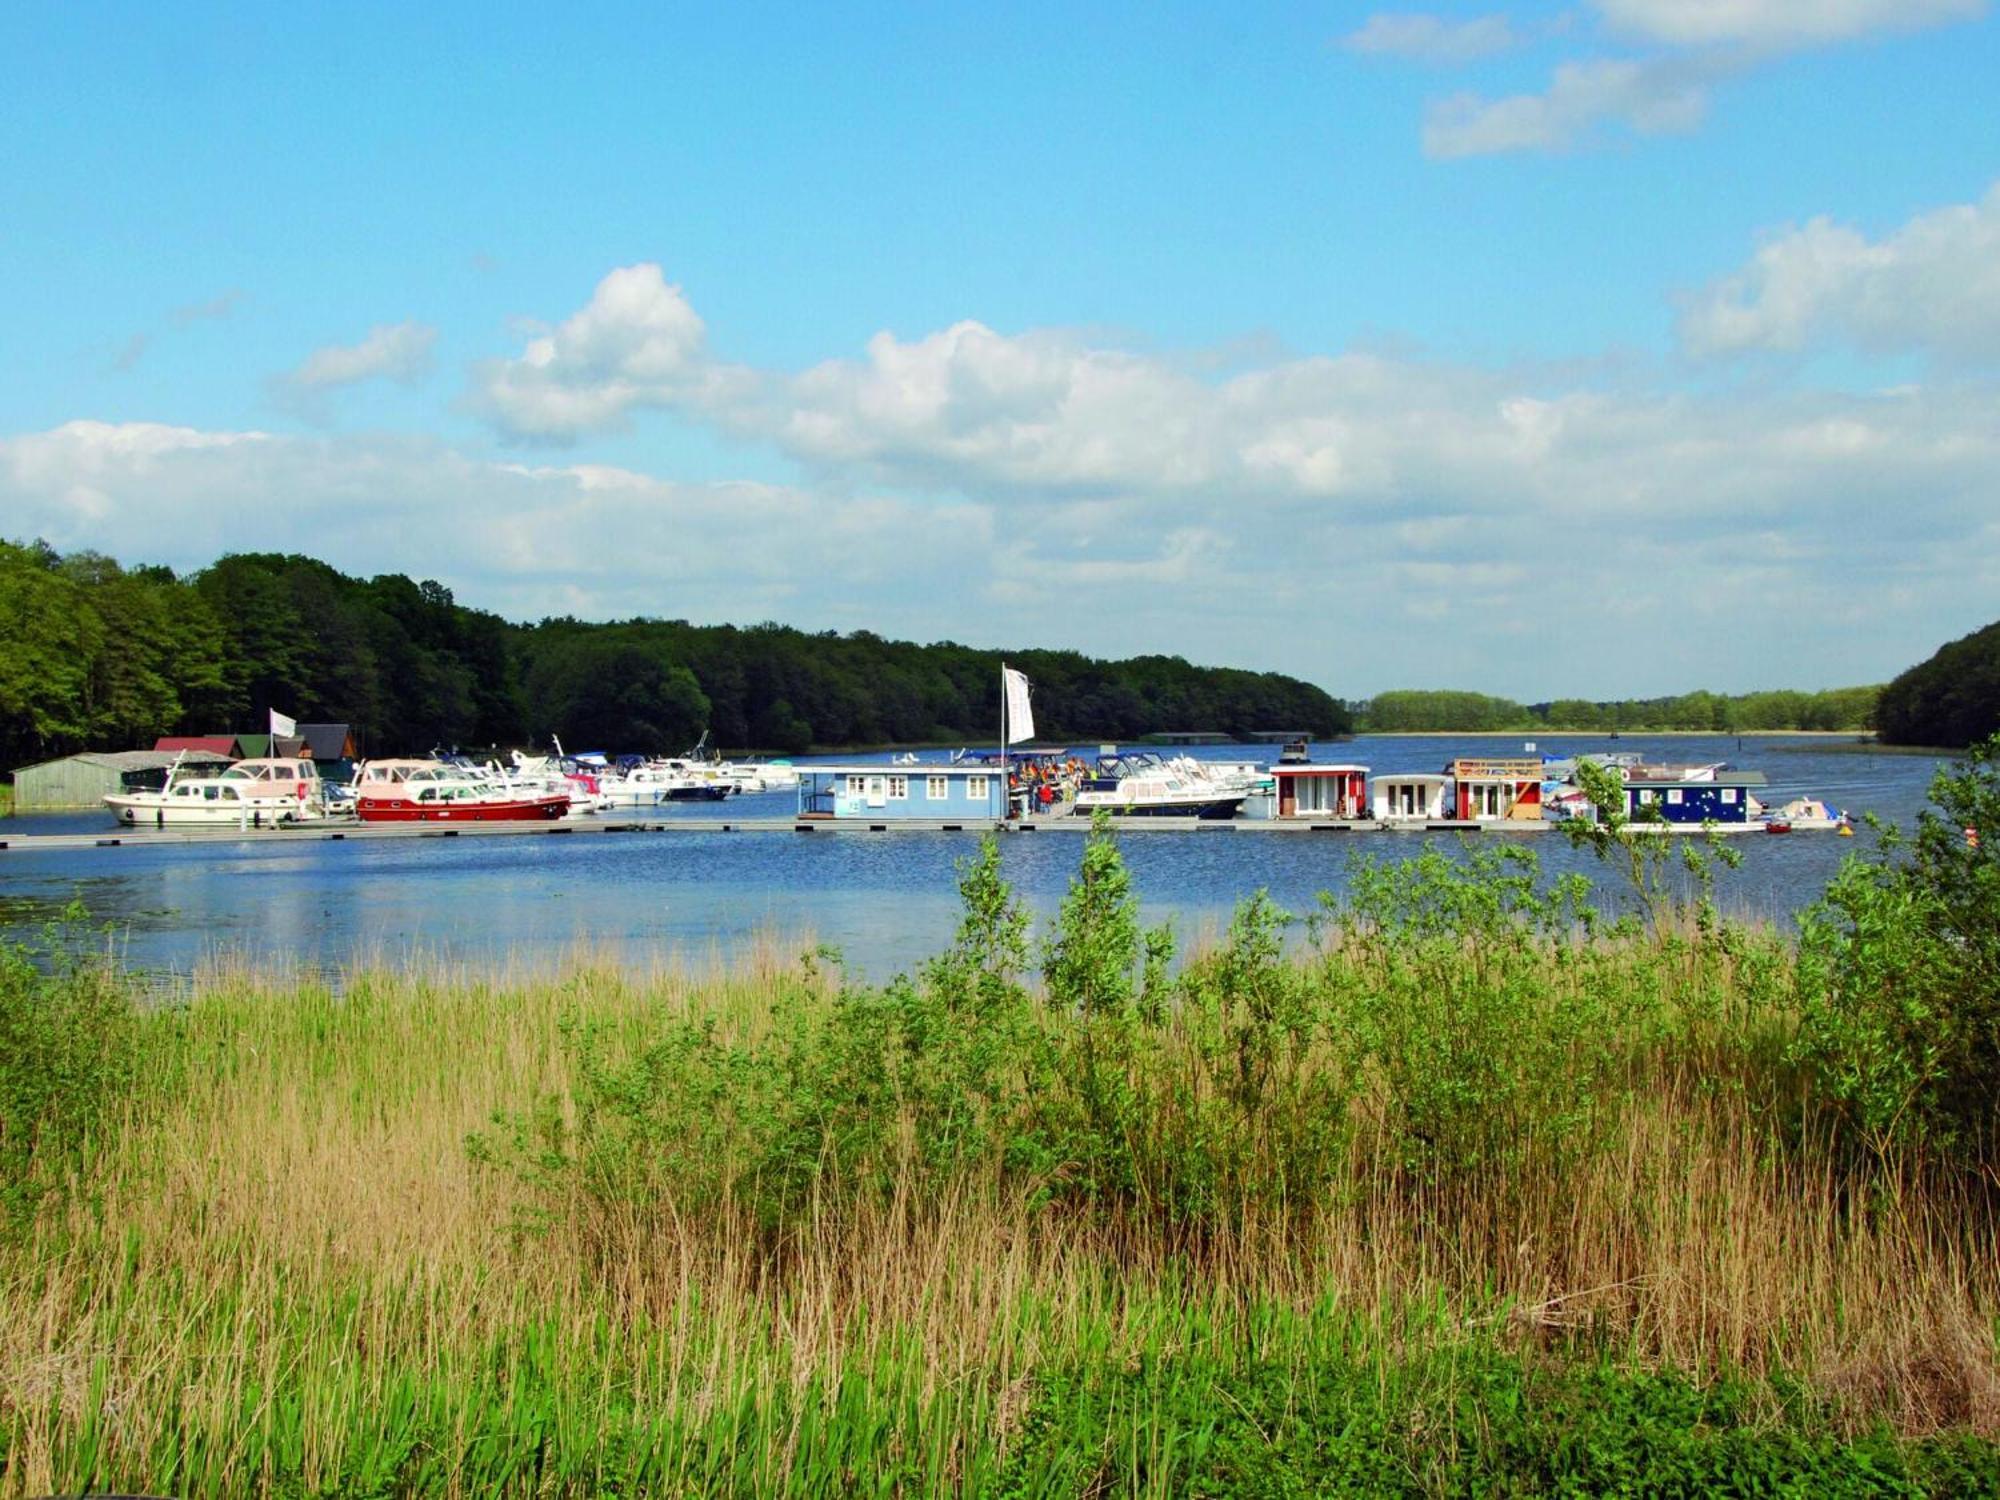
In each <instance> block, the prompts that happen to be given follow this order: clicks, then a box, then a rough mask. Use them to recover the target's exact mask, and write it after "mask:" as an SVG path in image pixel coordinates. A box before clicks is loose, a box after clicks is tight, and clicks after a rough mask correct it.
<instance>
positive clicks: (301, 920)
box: [0, 735, 1940, 979]
mask: <svg viewBox="0 0 2000 1500" xmlns="http://www.w3.org/2000/svg"><path fill="white" fill-rule="evenodd" d="M1523 743H1524V742H1523V740H1522V738H1521V737H1520V736H1518V735H1508V736H1493V735H1466V736H1456V737H1452V738H1433V737H1423V738H1416V737H1399V736H1391V735H1381V736H1364V737H1362V738H1361V739H1358V740H1356V741H1354V742H1353V743H1351V744H1342V745H1321V746H1317V747H1315V758H1317V759H1320V760H1354V761H1357V762H1361V763H1364V764H1367V765H1369V766H1371V767H1372V768H1374V770H1375V771H1376V772H1377V773H1381V772H1387V771H1410V770H1436V769H1438V768H1440V767H1441V766H1442V765H1443V764H1444V763H1445V762H1446V761H1447V760H1449V759H1450V758H1451V757H1453V756H1455V755H1518V754H1521V753H1522V746H1523ZM1536 743H1537V745H1538V746H1539V748H1540V750H1541V751H1542V752H1544V753H1548V754H1558V755H1567V754H1571V753H1574V752H1577V751H1582V750H1613V749H1615V750H1621V751H1636V752H1639V753H1642V754H1644V755H1646V756H1648V757H1649V758H1653V759H1658V760H1664V761H1696V762H1702V761H1712V760H1727V761H1729V762H1730V763H1731V764H1732V765H1733V766H1735V767H1737V768H1739V769H1744V770H1758V771H1763V772H1764V773H1765V774H1766V775H1767V776H1769V778H1770V783H1771V785H1770V790H1769V791H1768V792H1767V793H1765V794H1763V800H1764V801H1766V802H1767V803H1770V804H1772V805H1774V806H1775V805H1781V804H1783V803H1784V802H1786V801H1789V800H1790V799H1791V798H1793V797H1795V796H1808V795H1810V796H1820V797H1824V798H1825V799H1826V800H1827V801H1828V802H1830V803H1832V804H1833V805H1834V806H1836V807H1842V808H1846V809H1847V810H1849V811H1850V812H1852V813H1854V814H1856V815H1857V817H1858V816H1859V815H1860V814H1861V813H1864V812H1873V813H1875V814H1877V815H1879V816H1880V817H1882V818H1884V819H1886V820H1888V821H1891V822H1894V823H1898V824H1900V825H1902V826H1904V827H1908V826H1910V825H1912V824H1913V823H1914V822H1915V820H1916V814H1917V812H1918V810H1919V809H1920V808H1921V807H1922V806H1924V804H1925V788H1926V787H1927V786H1928V784H1929V782H1930V779H1931V776H1932V775H1933V773H1934V772H1935V771H1936V770H1937V768H1938V765H1939V764H1940V763H1939V762H1937V761H1935V760H1932V759H1930V758H1928V757H1919V756H1903V755H1885V754H1873V753H1850V752H1848V751H1846V750H1844V749H1843V750H1842V751H1841V752H1838V753H1836V752H1835V751H1833V750H1830V749H1829V748H1828V747H1827V744H1826V742H1825V741H1816V740H1814V739H1811V738H1801V737H1789V738H1788V737H1785V736H1748V735H1746V736H1744V737H1743V738H1742V739H1741V740H1740V741H1739V740H1737V739H1736V738H1735V737H1733V736H1714V737H1686V736H1674V737H1661V738H1654V737H1649V736H1642V735H1628V736H1626V737H1624V738H1623V739H1621V740H1618V741H1616V742H1607V741H1604V740H1601V739H1595V738H1584V737H1569V736H1558V737H1552V738H1550V737H1541V738H1538V739H1537V741H1536ZM1087 748H1089V749H1091V750H1094V749H1095V747H1094V746H1093V747H1087ZM1194 753H1196V754H1199V755H1202V756H1204V757H1212V758H1217V759H1226V760H1249V759H1257V758H1261V759H1262V760H1264V761H1265V762H1266V763H1268V762H1269V761H1270V760H1272V759H1275V757H1276V754H1277V747H1276V746H1268V747H1258V746H1247V745H1229V746H1216V747H1206V748H1203V749H1200V750H1197V751H1195V752H1194ZM852 758H853V757H847V759H852ZM924 758H925V759H927V760H943V759H945V758H946V757H945V756H944V755H943V754H941V753H940V754H935V755H929V756H926V757H924ZM802 763H803V762H802ZM794 807H795V797H794V795H793V794H791V793H784V794H774V795H771V796H768V797H746V798H740V799H738V798H732V799H731V800H730V802H729V804H728V810H729V811H730V812H731V813H732V814H735V815H737V816H742V817H752V816H758V815H765V816H779V817H783V816H788V815H789V814H790V813H791V812H792V811H793V810H794ZM719 811H720V809H719V808H717V807H716V806H714V805H713V804H708V805H702V804H695V805H692V806H690V807H687V808H685V809H670V810H669V811H668V813H667V814H666V816H674V815H676V814H677V813H679V814H680V815H687V816H697V817H700V816H707V817H713V816H715V815H716V813H717V812H719ZM649 816H650V815H649ZM112 826H113V825H112V822H111V819H110V816H109V814H108V813H95V812H89V813H63V814H55V813H47V814H31V815H23V816H20V817H16V818H12V819H7V820H0V837H5V836H6V835H8V834H17V835H18V834H27V833H53V832H61V831H70V830H75V829H102V830H104V831H106V832H109V831H110V830H111V828H112ZM1430 837H1432V838H1434V839H1436V840H1438V841H1439V842H1440V843H1441V844H1442V845H1444V846H1445V847H1447V848H1453V847H1456V845H1457V837H1456V836H1453V835H1431V836H1430ZM1485 837H1487V838H1489V839H1491V838H1495V837H1504V835H1486V836H1485ZM1121 842H1122V848H1123V850H1124V853H1125V857H1126V860H1127V862H1128V864H1129V865H1130V867H1131V869H1132V872H1133V877H1134V880H1135V883H1136V885H1137V888H1138V891H1139V894H1140V896H1141V899H1142V901H1143V904H1144V907H1145V915H1146V920H1147V921H1149V922H1154V921H1160V920H1163V919H1168V918H1171V919H1172V920H1173V921H1174V923H1175V925H1176V927H1177V929H1178V930H1179V931H1180V932H1181V934H1182V935H1183V938H1184V939H1185V938H1191V937H1197V936H1199V935H1201V934H1202V933H1204V932H1210V931H1214V930H1216V929H1219V928H1220V927H1221V926H1222V925H1223V924H1225V923H1226V922H1227V920H1228V917H1229V914H1230V911H1231V910H1232V908H1233V907H1234V906H1235V904H1236V903H1237V902H1238V901H1240V900H1242V899H1243V898H1245V897H1247V896H1248V895H1250V894H1251V893H1252V892H1253V891H1255V890H1257V889H1258V888H1260V887H1261V888H1264V889H1267V890H1268V891H1269V892H1270V893H1271V895H1272V897H1273V898H1274V899H1275V900H1276V901H1277V902H1278V903H1279V904H1281V905H1283V906H1285V907H1286V908H1288V909H1289V910H1292V911H1295V912H1306V911H1309V910H1311V909H1312V908H1313V906H1314V904H1315V901H1316V897H1317V895H1318V893H1319V892H1321V891H1326V890H1331V891H1339V890H1340V889H1341V888H1342V887H1343V885H1344V884H1345V882H1346V879H1347V872H1348V870H1349V868H1350V864H1351V861H1353V860H1354V859H1355V858H1357V857H1362V856H1373V857H1376V858H1381V859H1395V858H1402V857H1407V856H1409V855H1411V854H1414V853H1415V852H1417V850H1418V849H1419V848H1420V847H1421V843H1422V839H1421V837H1419V836H1416V835H1411V834H1349V835H1270V836H1265V835H1230V834H1223V833H1180V832H1172V833H1169V832H1144V831H1134V832H1131V833H1128V834H1126V835H1125V836H1124V838H1123V839H1122V841H1121ZM1519 842H1521V843H1524V844H1526V845H1527V846H1528V847H1531V848H1533V849H1534V850H1535V851H1536V852H1537V854H1538V855H1539V857H1540V859H1541V861H1542V865H1543V868H1544V869H1545V870H1546V871H1548V872H1549V873H1551V874H1554V873H1560V872H1565V871H1569V870H1583V871H1585V872H1586V873H1589V874H1591V875H1592V877H1593V878H1599V877H1605V880H1604V883H1603V886H1602V889H1603V904H1604V905H1605V906H1606V907H1607V908H1609V907H1616V906H1617V905H1618V904H1619V903H1620V901H1621V900H1622V896H1623V893H1622V892H1621V890H1620V889H1619V884H1618V880H1617V878H1616V877H1615V874H1614V872H1609V871H1604V870H1601V869H1600V868H1599V867H1598V866H1597V864H1596V861H1595V860H1593V859H1592V858H1591V857H1590V856H1589V855H1588V854H1585V853H1581V852H1579V851H1576V850H1573V849H1572V848H1570V846H1569V843H1568V841H1567V840H1566V839H1564V838H1563V837H1562V836H1561V835H1560V834H1559V833H1550V834H1545V835H1539V836H1531V837H1530V838H1527V839H1522V840H1520V841H1519ZM1733 842H1734V844H1735V846H1736V847H1738V848H1740V849H1741V851H1742V853H1743V865H1742V868H1741V869H1739V870H1736V871H1734V872H1727V873H1725V874H1724V876H1723V877H1722V882H1721V885H1720V887H1719V891H1718V896H1719V900H1720V901H1721V904H1722V905H1723V907H1724V909H1725V910H1726V911H1729V912H1731V913H1734V914H1737V915H1743V916H1754V917H1760V918H1765V919H1770V920H1773V921H1777V922H1780V923H1784V922H1788V921H1789V920H1790V919H1791V917H1792V915H1793V914H1794V913H1795V912H1797V911H1798V909H1799V908H1800V907H1802V906H1803V905H1805V904H1806V903H1807V902H1809V901H1811V900H1812V899H1813V898H1814V897H1815V896H1816V895H1818V894H1819V892H1820V891H1821V890H1822V889H1823V888H1824V886H1825V884H1826V881H1827V879H1828V877H1829V876H1830V875H1831V874H1832V873H1833V871H1834V870H1835V868H1836V867H1837V866H1838V864H1839V863H1840V861H1841V859H1842V858H1843V857H1844V856H1846V855H1849V854H1852V853H1856V852H1861V851H1865V850H1866V849H1868V848H1869V847H1870V846H1871V845H1872V842H1873V840H1872V837H1871V836H1870V835H1869V834H1868V833H1867V832H1866V830H1862V832H1861V836H1860V837H1859V838H1853V839H1843V838H1837V837H1835V836H1832V835H1830V834H1817V833H1812V834H1808V833H1799V834H1793V835H1791V836H1790V837H1787V838H1769V837H1763V836H1750V837H1741V838H1738V839H1736V840H1734V841H1733ZM976 845H977V835H974V834H940V833H892V834H872V835H871V834H840V835H829V836H817V837H812V838H802V837H799V836H797V835H793V834H780V833H728V834H725V833H689V834H680V833H673V834H635V835H631V836H629V837H627V836H608V837H607V836H595V835H594V836H588V837H579V838H506V837H500V838H476V839H421V840H400V839H399V840H381V841H369V840H361V841H349V842H340V843H287V844H259V843H258V842H257V841H256V839H255V837H254V836H252V837H248V838H246V839H244V840H242V841H241V842H238V843H231V844H221V845H206V846H194V847H189V846H168V845H161V846H159V847H156V848H144V847H134V846H133V842H132V841H131V840H130V839H129V838H128V841H127V843H126V844H125V845H124V846H123V847H120V848H115V849H91V850H75V851H69V852H61V853H46V854H22V853H18V852H15V851H11V850H10V851H7V852H4V853H0V934H4V935H5V936H7V937H9V938H12V939H16V940H19V939H22V938H27V937H31V936H32V935H34V934H35V933H36V931H37V930H38V929H39V927H40V925H41V924H42V923H43V922H44V921H46V920H47V919H48V918H49V917H50V916H52V915H53V914H55V913H56V912H58V911H60V910H61V909H62V908H63V906H65V905H66V904H67V903H68V902H70V901H71V900H72V899H74V900H78V901H81V902H82V903H83V905H84V906H85V908H86V909H87V910H88V911H89V913H90V915H91V918H92V920H93V921H94V922H97V923H104V924H109V925H110V926H111V927H112V929H113V930H114V932H115V933H116V935H117V939H118V941H119V943H120V945H121V946H122V948H123V950H124V953H125V956H126V959H127V961H128V962H129V963H130V964H132V965H133V966H134V967H137V968H141V969H144V970H147V971H151V972H186V971H188V970H190V969H192V968H194V967H195V966H196V965H198V964H200V963H202V962H204V961H206V960H210V959H214V958H217V957H225V956H227V957H242V958H247V959H249V960H252V961H258V962H266V961H285V962H291V963H296V964H299V965H302V966H305V967H308V968H312V969H337V968H339V967H341V966H343V965H345V964H347V963H349V962H351V961H352V960H354V959H355V958H357V957H363V956H376V955H387V956H390V957H394V956H397V955H400V954H403V953H406V952H409V951H412V950H415V951H420V952H423V953H426V954H432V955H436V956H439V957H443V958H449V959H454V960H465V961H470V962H473V963H492V962H497V961H500V960H503V959H509V958H514V959H524V960H527V961H530V962H539V961H546V960H552V959H555V958H557V957H559V956H560V954H561V953H563V952H564V951H565V950H568V949H570V948H572V947H575V946H577V945H579V944H588V945H589V946H591V947H592V948H594V949H596V950H598V951H604V952H612V953H615V954H617V955H619V956H621V957H624V958H628V959H631V960H634V961H649V960H653V959H657V958H671V957H672V956H674V955H676V954H678V955H681V956H685V957H688V958H690V959H693V960H695V961H705V960H707V959H709V958H710V957H712V956H719V957H721V958H722V959H724V960H727V959H729V958H731V957H732V956H733V955H735V954H737V953H739V952H741V951H743V949H744V948H745V947H746V946H747V945H749V944H750V943H752V942H754V941H756V940H758V939H759V938H761V937H764V936H769V935H776V936H778V937H779V938H781V939H783V940H785V941H788V942H789V941H792V940H796V939H804V938H808V937H809V938H811V939H813V940H815V941H818V942H824V943H831V944H834V945H836V946H838V947H839V948H840V949H841V950H842V951H843V953H844V954H845V955H846V957H847V959H848V961H849V963H850V965H852V966H854V967H856V968H858V969H859V970H860V971H862V972H863V973H865V974H867V975H869V976H870V977H873V978H877V979H879V978H883V977H886V976H887V975H888V974H890V973H892V972H894V971H896V970H898V969H903V968H908V967H910V966H911V965H913V964H915V963H917V962H918V961H920V960H921V959H922V958H924V957H926V956H927V955H929V954H931V953H934V952H935V951H937V949H938V948H940V947H941V946H943V945H944V943H945V942H947V941H948V940H949V938H950V935H951V932H952V930H953V928H954V926H955V924H956V921H957V914H958V908H957V897H956V891H955V887H954V881H955V879H956V870H957V865H958V862H959V861H962V860H963V859H965V858H966V857H967V856H969V855H970V854H972V853H973V852H974V850H975V848H976ZM1001 847H1002V857H1003V861H1004V865H1005V869H1006V873H1007V877H1008V879H1009V880H1010V881H1012V882H1013V883H1014V885H1015V888H1016V889H1017V890H1018V891H1020V892H1021V893H1022V895H1023V896H1024V897H1025V898H1026V899H1027V901H1028V903H1029V905H1030V907H1031V908H1032V909H1033V910H1034V912H1035V913H1036V917H1037V925H1038V929H1041V928H1044V927H1045V926H1046V922H1047V919H1048V917H1049V916H1050V915H1051V914H1052V913H1053V912H1054V910H1055V908H1056V906H1057V904H1058V903H1059V902H1060V901H1061V899H1062V895H1063V892H1064V890H1065V889H1066V887H1067V884H1068V881H1069V878H1070V876H1071V874H1072V873H1073V871H1074V870H1075V867H1076V860H1077V856H1078V853H1079V851H1080V849H1081V847H1082V841H1081V839H1080V838H1077V837H1074V836H1071V835H1068V834H1061V833H1058V834H1048V833H1042V834H1035V835H1027V836H1015V837H1009V838H1006V839H1003V840H1002V845H1001Z"/></svg>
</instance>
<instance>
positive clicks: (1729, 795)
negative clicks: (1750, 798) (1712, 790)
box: [1722, 786, 1736, 807]
mask: <svg viewBox="0 0 2000 1500" xmlns="http://www.w3.org/2000/svg"><path fill="white" fill-rule="evenodd" d="M1722 801H1723V805H1724V806H1726V807H1734V806H1735V805H1736V788H1735V787H1733V786H1726V787H1724V788H1723V789H1722Z"/></svg>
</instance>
